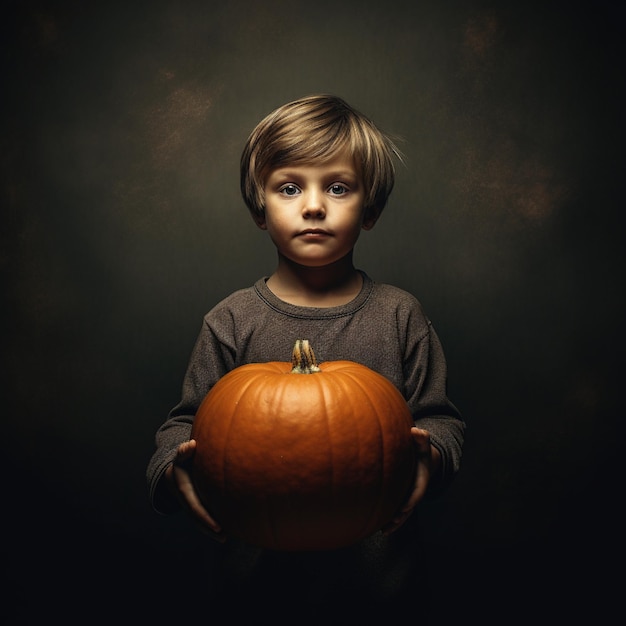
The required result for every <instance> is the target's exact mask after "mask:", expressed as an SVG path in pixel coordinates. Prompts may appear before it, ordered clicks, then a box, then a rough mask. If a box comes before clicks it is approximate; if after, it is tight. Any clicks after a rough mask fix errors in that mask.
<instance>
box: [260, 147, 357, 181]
mask: <svg viewBox="0 0 626 626" xmlns="http://www.w3.org/2000/svg"><path fill="white" fill-rule="evenodd" d="M295 173H297V174H299V175H302V176H329V175H333V174H337V175H344V176H351V177H353V178H359V177H360V176H359V174H360V172H359V168H358V167H357V165H356V162H355V159H354V156H353V155H352V154H351V153H350V152H349V151H348V150H345V149H344V150H342V151H341V152H338V153H336V154H334V155H332V156H329V157H324V158H322V157H320V158H315V159H310V160H302V161H300V160H298V161H294V162H292V163H283V164H280V165H277V166H276V167H273V168H270V170H269V172H268V175H267V179H269V178H274V177H277V176H284V175H288V174H295Z"/></svg>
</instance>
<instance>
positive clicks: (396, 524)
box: [383, 426, 433, 535]
mask: <svg viewBox="0 0 626 626" xmlns="http://www.w3.org/2000/svg"><path fill="white" fill-rule="evenodd" d="M411 436H412V437H413V442H414V443H415V452H416V454H417V463H416V471H415V484H414V486H413V491H412V492H411V495H410V496H409V499H408V500H407V502H406V504H405V505H404V506H403V507H402V508H401V509H400V511H399V512H398V514H397V515H396V516H395V517H394V518H393V519H392V520H391V522H389V523H388V524H387V525H386V526H385V527H384V528H383V533H384V534H385V535H390V534H391V533H392V532H394V531H396V530H398V528H400V526H402V524H404V522H406V520H407V519H408V518H409V516H410V515H411V513H412V512H413V509H414V508H415V506H416V505H417V503H418V502H419V501H420V500H421V499H422V498H423V497H424V494H425V493H426V488H427V487H428V483H429V481H430V476H431V471H432V464H433V459H432V449H431V445H430V434H429V432H428V431H427V430H423V429H421V428H416V427H415V426H414V427H413V428H411Z"/></svg>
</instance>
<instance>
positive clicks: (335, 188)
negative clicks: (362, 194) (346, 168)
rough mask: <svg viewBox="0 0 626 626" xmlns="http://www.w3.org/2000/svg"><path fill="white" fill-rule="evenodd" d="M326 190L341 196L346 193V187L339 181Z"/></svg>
mask: <svg viewBox="0 0 626 626" xmlns="http://www.w3.org/2000/svg"><path fill="white" fill-rule="evenodd" d="M328 191H330V193H331V194H332V195H333V196H343V194H344V193H348V188H347V187H346V186H345V185H342V184H341V183H335V184H334V185H331V186H330V187H329V188H328Z"/></svg>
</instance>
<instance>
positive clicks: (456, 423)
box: [405, 318, 465, 491]
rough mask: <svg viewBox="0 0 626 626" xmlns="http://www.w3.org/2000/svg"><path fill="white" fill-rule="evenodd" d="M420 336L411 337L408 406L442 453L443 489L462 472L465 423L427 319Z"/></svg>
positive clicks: (416, 421)
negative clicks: (451, 390)
mask: <svg viewBox="0 0 626 626" xmlns="http://www.w3.org/2000/svg"><path fill="white" fill-rule="evenodd" d="M423 319H424V321H426V326H425V327H424V326H423V324H420V325H418V326H417V328H419V329H420V330H419V333H418V334H415V333H412V332H411V331H410V330H409V331H408V333H407V346H406V355H405V380H406V383H407V387H406V388H407V390H408V394H409V395H408V398H407V402H408V404H409V407H410V408H411V412H412V413H413V417H414V420H415V425H416V426H418V427H419V428H423V429H425V430H427V431H428V432H429V433H430V436H431V443H432V444H433V445H434V446H435V447H436V448H437V449H438V450H439V452H440V453H441V460H442V481H441V483H440V489H438V490H437V491H440V490H441V488H443V487H445V486H446V485H447V484H449V483H450V481H451V480H452V478H453V477H454V476H455V475H456V473H457V472H458V470H459V467H460V463H461V455H462V450H463V442H464V436H465V422H464V421H463V419H462V417H461V414H460V412H459V410H458V409H457V407H456V406H455V405H454V404H453V403H452V402H451V400H450V399H449V398H448V393H447V364H446V359H445V356H444V352H443V348H442V345H441V342H440V340H439V337H438V336H437V333H436V331H435V329H434V328H433V325H432V323H431V322H430V320H428V319H427V318H423Z"/></svg>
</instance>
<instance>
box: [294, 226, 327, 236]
mask: <svg viewBox="0 0 626 626" xmlns="http://www.w3.org/2000/svg"><path fill="white" fill-rule="evenodd" d="M307 235H308V236H322V235H326V236H329V235H330V232H328V231H327V230H324V229H323V228H307V229H306V230H303V231H300V232H299V233H298V236H299V237H302V236H307Z"/></svg>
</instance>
